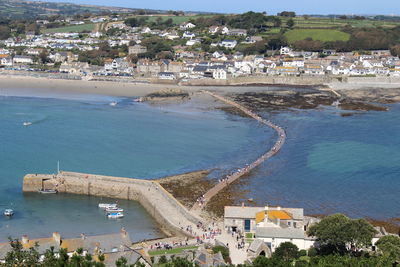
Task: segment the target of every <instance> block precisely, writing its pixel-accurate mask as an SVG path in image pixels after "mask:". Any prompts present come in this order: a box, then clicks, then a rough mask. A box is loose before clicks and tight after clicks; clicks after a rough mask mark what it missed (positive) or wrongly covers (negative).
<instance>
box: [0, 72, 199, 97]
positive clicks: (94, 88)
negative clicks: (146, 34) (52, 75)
mask: <svg viewBox="0 0 400 267" xmlns="http://www.w3.org/2000/svg"><path fill="white" fill-rule="evenodd" d="M166 87H167V88H173V87H177V86H175V85H160V84H134V83H123V82H121V83H118V82H99V81H84V80H62V79H48V78H34V77H28V76H11V75H8V76H0V95H13V96H31V95H36V96H50V97H51V96H62V95H65V96H67V95H71V94H72V95H77V94H86V95H108V96H123V97H140V96H145V95H147V94H149V93H152V92H154V91H157V90H160V89H163V88H166ZM185 89H186V88H185ZM191 89H192V90H196V88H191Z"/></svg>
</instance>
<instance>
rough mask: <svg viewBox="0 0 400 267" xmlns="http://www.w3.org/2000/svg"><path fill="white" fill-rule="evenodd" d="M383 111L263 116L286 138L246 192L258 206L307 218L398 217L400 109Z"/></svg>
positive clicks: (399, 200)
mask: <svg viewBox="0 0 400 267" xmlns="http://www.w3.org/2000/svg"><path fill="white" fill-rule="evenodd" d="M389 107H390V111H388V112H359V113H356V114H355V115H354V116H351V117H342V116H340V111H338V110H336V109H335V108H332V107H324V108H322V109H319V110H310V111H287V112H280V113H273V114H271V113H268V114H267V113H266V114H263V115H264V116H266V117H269V118H271V119H272V120H274V121H276V122H277V123H278V124H280V125H282V126H284V127H285V129H286V130H287V135H288V139H287V142H286V144H285V146H284V147H283V149H282V151H281V152H280V153H279V154H278V155H277V156H276V157H274V158H273V159H271V160H270V161H269V162H267V163H265V164H263V166H262V167H261V168H259V169H257V171H255V172H254V175H253V177H252V179H251V180H250V182H249V184H248V185H247V186H246V188H247V189H249V190H250V191H251V192H252V194H251V195H252V197H254V198H255V200H257V201H258V202H259V203H269V204H271V205H281V206H295V207H304V208H305V212H306V213H308V214H322V213H324V214H330V213H335V212H344V213H346V214H348V215H349V216H353V217H373V218H378V219H388V218H398V217H400V124H399V121H400V105H398V104H396V105H390V106H389ZM260 188H262V189H263V190H260ZM249 195H250V194H249Z"/></svg>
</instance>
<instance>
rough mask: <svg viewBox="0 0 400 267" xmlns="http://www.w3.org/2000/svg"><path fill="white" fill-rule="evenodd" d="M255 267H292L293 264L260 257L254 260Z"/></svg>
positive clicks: (277, 259)
mask: <svg viewBox="0 0 400 267" xmlns="http://www.w3.org/2000/svg"><path fill="white" fill-rule="evenodd" d="M252 266H253V267H291V266H293V265H292V263H291V262H287V261H283V260H281V259H279V258H266V257H263V256H259V257H257V258H255V259H254V261H253V265H252Z"/></svg>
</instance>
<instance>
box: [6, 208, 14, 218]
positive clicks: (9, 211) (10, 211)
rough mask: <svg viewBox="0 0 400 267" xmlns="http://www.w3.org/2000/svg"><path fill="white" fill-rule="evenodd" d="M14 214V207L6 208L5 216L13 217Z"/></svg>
mask: <svg viewBox="0 0 400 267" xmlns="http://www.w3.org/2000/svg"><path fill="white" fill-rule="evenodd" d="M13 215H14V211H13V210H12V209H6V210H5V211H4V216H8V217H11V216H13Z"/></svg>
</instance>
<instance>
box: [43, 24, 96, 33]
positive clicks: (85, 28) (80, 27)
mask: <svg viewBox="0 0 400 267" xmlns="http://www.w3.org/2000/svg"><path fill="white" fill-rule="evenodd" d="M94 27H95V24H93V23H90V24H82V25H71V26H65V27H60V28H53V29H45V30H43V32H44V33H56V32H83V31H93V30H94Z"/></svg>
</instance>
